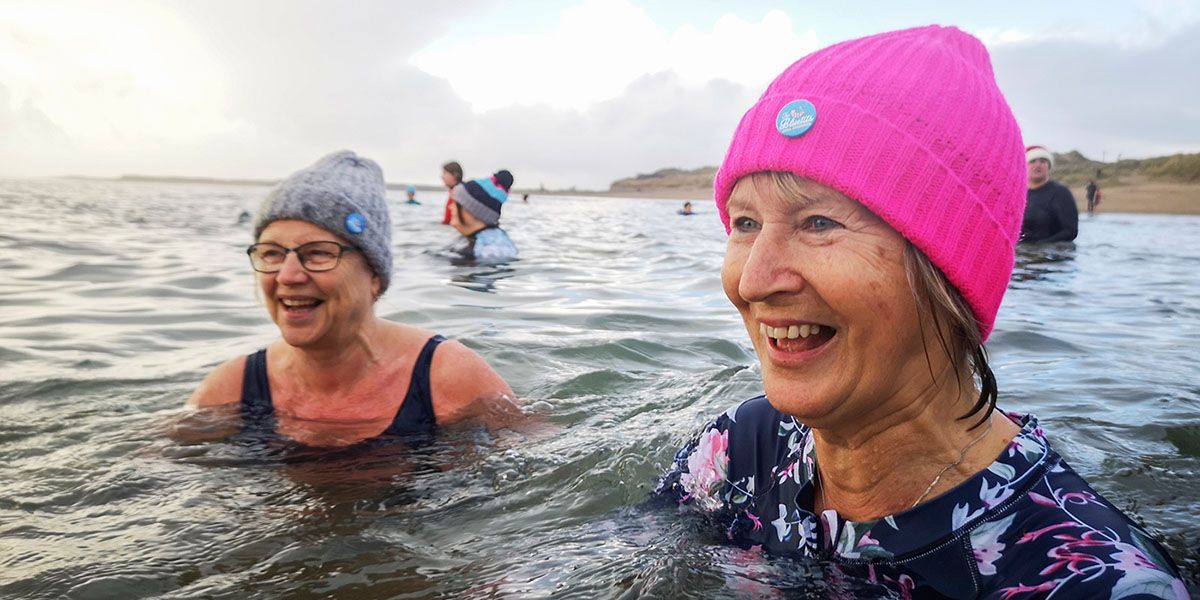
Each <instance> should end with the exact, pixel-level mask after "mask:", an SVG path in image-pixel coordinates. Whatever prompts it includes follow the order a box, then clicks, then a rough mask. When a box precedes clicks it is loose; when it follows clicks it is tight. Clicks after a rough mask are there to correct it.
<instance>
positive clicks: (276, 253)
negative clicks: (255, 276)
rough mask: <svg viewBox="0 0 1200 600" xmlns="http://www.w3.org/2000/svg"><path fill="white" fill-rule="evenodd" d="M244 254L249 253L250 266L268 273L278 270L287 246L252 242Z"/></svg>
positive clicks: (285, 256) (284, 256)
mask: <svg viewBox="0 0 1200 600" xmlns="http://www.w3.org/2000/svg"><path fill="white" fill-rule="evenodd" d="M246 254H249V255H250V266H252V267H254V270H255V271H260V272H263V273H270V272H273V271H278V270H279V268H280V267H281V266H282V265H283V261H284V259H286V258H287V248H284V247H283V246H277V245H275V244H254V245H253V246H250V248H249V250H247V251H246Z"/></svg>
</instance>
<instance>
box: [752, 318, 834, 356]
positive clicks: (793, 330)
mask: <svg viewBox="0 0 1200 600" xmlns="http://www.w3.org/2000/svg"><path fill="white" fill-rule="evenodd" d="M758 331H759V333H761V334H762V336H763V337H765V338H767V343H769V344H770V345H771V347H772V348H774V349H776V350H779V351H780V352H807V351H809V350H815V349H817V348H820V347H821V346H824V345H825V344H828V343H829V340H832V339H833V336H835V335H837V330H836V329H834V328H833V327H830V326H828V325H821V324H819V323H796V324H793V325H787V326H783V327H771V326H770V325H766V324H764V323H759V324H758Z"/></svg>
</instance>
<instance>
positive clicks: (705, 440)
mask: <svg viewBox="0 0 1200 600" xmlns="http://www.w3.org/2000/svg"><path fill="white" fill-rule="evenodd" d="M728 449H729V433H728V432H725V431H717V430H716V429H709V430H708V431H706V432H704V434H703V435H701V436H700V441H699V442H698V443H697V444H696V448H695V449H693V450H692V453H691V454H689V455H688V472H687V473H684V474H683V475H682V476H681V477H680V478H679V482H680V483H681V484H683V488H684V489H685V490H687V492H688V497H689V498H691V499H692V500H693V501H695V503H696V504H697V505H698V506H699V507H700V508H702V509H704V510H716V509H718V508H720V507H721V500H720V498H718V497H717V493H718V492H719V491H720V489H721V484H723V483H725V476H726V473H727V471H728V469H729V456H728V455H727V454H726V452H727V451H728Z"/></svg>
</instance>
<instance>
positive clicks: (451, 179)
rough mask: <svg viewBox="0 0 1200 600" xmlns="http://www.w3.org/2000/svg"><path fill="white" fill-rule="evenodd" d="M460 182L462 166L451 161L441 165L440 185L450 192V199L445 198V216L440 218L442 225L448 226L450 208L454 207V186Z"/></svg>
mask: <svg viewBox="0 0 1200 600" xmlns="http://www.w3.org/2000/svg"><path fill="white" fill-rule="evenodd" d="M462 180H463V169H462V165H460V164H458V163H457V162H455V161H453V160H452V161H450V162H448V163H446V164H444V165H442V183H444V184H446V189H448V190H450V197H448V198H446V214H445V215H443V216H442V225H449V224H450V207H451V206H454V186H456V185H458V184H460V183H462Z"/></svg>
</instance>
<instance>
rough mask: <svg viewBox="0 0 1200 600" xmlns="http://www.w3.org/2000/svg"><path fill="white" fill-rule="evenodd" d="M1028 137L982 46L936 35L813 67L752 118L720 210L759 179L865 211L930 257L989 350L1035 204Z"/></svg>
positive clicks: (865, 44) (821, 56)
mask: <svg viewBox="0 0 1200 600" xmlns="http://www.w3.org/2000/svg"><path fill="white" fill-rule="evenodd" d="M1023 148H1024V146H1023V144H1022V142H1021V131H1020V128H1019V127H1018V126H1017V122H1016V119H1014V117H1013V115H1012V111H1011V110H1010V109H1009V107H1008V104H1007V102H1005V100H1004V97H1003V95H1002V94H1001V93H1000V90H999V88H998V87H997V85H996V81H995V76H994V75H993V73H992V68H991V62H990V60H989V58H988V54H987V50H986V49H985V48H984V46H983V44H982V43H980V42H979V40H977V39H975V38H974V37H972V36H970V35H967V34H966V33H963V32H962V31H959V30H958V29H955V28H953V27H940V26H928V27H919V28H915V29H907V30H902V31H895V32H888V33H882V34H878V35H873V36H869V37H865V38H860V39H856V40H850V41H847V42H843V43H840V44H836V45H833V46H830V47H828V48H825V49H822V50H818V51H817V52H814V53H812V54H810V55H808V56H805V57H804V58H801V59H800V60H798V61H797V62H795V63H794V64H792V65H791V66H790V67H788V68H787V69H786V70H784V72H783V73H781V74H780V75H779V76H778V77H777V78H776V79H775V80H774V81H773V82H772V83H771V84H770V85H769V86H768V87H767V90H766V91H765V92H764V93H763V95H762V97H761V98H759V100H758V101H757V102H756V103H755V104H754V106H752V107H751V108H750V110H748V111H747V112H746V114H745V115H744V116H743V117H742V120H741V123H740V124H739V125H738V127H737V130H736V131H735V133H734V136H733V141H732V143H731V144H730V147H729V151H728V153H727V154H726V156H725V160H724V162H723V163H722V164H721V167H720V169H719V170H718V172H717V176H716V179H715V181H714V191H715V198H716V204H717V209H718V211H719V213H720V216H721V220H722V222H723V223H724V224H725V227H726V231H728V229H729V214H728V211H727V209H726V204H727V203H728V201H729V195H730V193H731V191H732V190H733V187H734V185H735V184H736V183H737V182H738V180H740V179H741V178H743V177H745V176H747V175H750V174H752V173H756V172H783V173H790V174H793V175H795V176H797V177H799V178H802V179H807V180H812V181H814V182H816V183H819V184H821V185H824V186H827V187H830V188H832V189H834V190H837V191H838V192H840V193H842V194H845V195H846V196H848V197H849V198H852V199H853V200H855V201H857V202H859V203H861V204H863V205H864V206H865V207H866V208H867V209H869V210H870V211H871V212H873V213H875V214H876V215H878V216H879V217H880V218H882V219H883V220H884V221H885V222H887V223H888V224H889V225H890V226H891V227H892V228H894V229H895V230H896V231H897V232H899V233H900V235H902V236H903V237H904V238H905V239H907V240H908V241H909V242H910V243H911V244H912V245H913V246H915V247H916V248H917V249H919V250H920V251H921V252H922V253H923V254H924V255H925V256H927V257H928V258H929V260H930V262H932V264H933V265H934V266H936V267H937V268H938V269H939V270H941V271H942V272H943V273H944V274H945V276H946V278H947V280H949V282H950V283H951V285H953V286H954V289H955V290H956V291H957V292H958V293H959V294H961V295H962V297H963V299H964V300H965V301H966V303H967V305H968V306H970V308H971V311H972V313H973V314H974V317H975V320H976V321H977V324H978V330H979V333H980V336H981V341H982V340H986V339H987V336H988V334H989V333H991V330H992V327H993V325H994V323H995V318H996V313H997V311H998V310H999V307H1000V301H1001V299H1002V298H1003V296H1004V291H1005V289H1006V288H1007V286H1008V280H1009V276H1010V275H1011V274H1012V267H1013V260H1014V253H1015V246H1016V240H1017V237H1018V234H1019V232H1020V228H1021V218H1022V214H1023V212H1024V207H1025V189H1026V188H1025V179H1026V171H1025V168H1024V158H1023Z"/></svg>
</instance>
